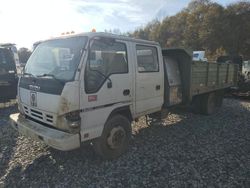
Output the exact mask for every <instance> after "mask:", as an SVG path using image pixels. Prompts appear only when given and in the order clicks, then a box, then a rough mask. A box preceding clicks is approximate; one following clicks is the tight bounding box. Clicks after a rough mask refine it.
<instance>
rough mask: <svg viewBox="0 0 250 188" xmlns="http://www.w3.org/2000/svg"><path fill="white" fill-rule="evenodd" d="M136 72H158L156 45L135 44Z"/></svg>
mask: <svg viewBox="0 0 250 188" xmlns="http://www.w3.org/2000/svg"><path fill="white" fill-rule="evenodd" d="M136 54H137V66H138V72H142V73H143V72H158V71H159V61H158V53H157V49H156V47H153V46H144V45H136Z"/></svg>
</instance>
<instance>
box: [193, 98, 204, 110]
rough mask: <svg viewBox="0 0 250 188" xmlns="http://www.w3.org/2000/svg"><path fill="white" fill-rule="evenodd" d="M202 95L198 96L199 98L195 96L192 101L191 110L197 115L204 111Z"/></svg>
mask: <svg viewBox="0 0 250 188" xmlns="http://www.w3.org/2000/svg"><path fill="white" fill-rule="evenodd" d="M202 98H203V97H202V95H198V96H195V97H194V98H193V100H192V103H191V110H192V112H193V113H195V114H200V113H202V112H201V111H202V109H201V103H202Z"/></svg>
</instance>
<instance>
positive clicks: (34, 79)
mask: <svg viewBox="0 0 250 188" xmlns="http://www.w3.org/2000/svg"><path fill="white" fill-rule="evenodd" d="M224 66H225V67H224ZM235 72H237V67H235V66H234V65H230V64H224V65H223V69H221V67H219V65H218V64H212V63H211V65H210V63H207V64H204V63H200V64H199V63H196V64H193V63H192V62H191V57H190V56H189V55H188V54H187V53H186V52H185V51H184V50H180V49H176V50H174V49H172V50H162V49H161V47H160V45H159V44H158V43H156V42H152V41H146V40H139V39H133V38H129V37H125V36H118V35H112V34H107V33H94V32H92V33H83V34H78V35H70V36H63V37H60V38H54V39H50V40H47V41H43V42H41V43H40V44H39V45H38V46H37V47H36V49H35V50H34V52H33V53H32V55H31V57H30V58H29V60H28V62H27V64H26V66H25V70H24V74H23V75H22V76H21V78H20V80H19V85H18V106H19V111H20V113H18V114H12V115H10V119H11V124H12V126H13V127H14V128H16V129H17V130H18V131H19V132H20V133H23V134H24V135H27V136H29V137H33V138H34V139H37V140H41V141H43V142H45V143H46V144H48V145H50V146H51V147H53V148H56V149H59V150H72V149H75V148H78V147H80V145H81V143H82V142H87V141H91V142H92V143H93V145H94V149H95V151H96V152H97V153H98V154H99V155H101V156H102V157H104V158H106V159H113V158H116V157H118V156H120V155H121V154H122V153H124V152H125V151H126V149H127V147H128V142H129V137H130V135H131V122H132V121H133V120H135V119H137V118H139V117H141V116H144V115H150V116H151V117H156V116H157V115H158V114H161V112H162V111H164V109H167V108H169V107H174V106H177V105H180V104H189V103H190V102H191V101H192V99H194V98H195V101H194V104H195V105H194V106H196V109H198V111H199V112H201V113H206V114H210V113H213V112H214V110H215V109H216V107H219V106H220V105H221V101H222V95H221V93H222V92H221V91H222V90H223V89H224V88H227V87H230V86H232V85H233V84H234V83H235V82H236V79H237V78H236V76H235V75H237V74H236V73H235ZM204 101H205V102H204ZM201 102H203V103H204V104H203V105H201Z"/></svg>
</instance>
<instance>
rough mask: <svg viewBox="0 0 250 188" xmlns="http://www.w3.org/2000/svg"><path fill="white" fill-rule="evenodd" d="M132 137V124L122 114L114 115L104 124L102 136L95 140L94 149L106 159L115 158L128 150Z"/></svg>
mask: <svg viewBox="0 0 250 188" xmlns="http://www.w3.org/2000/svg"><path fill="white" fill-rule="evenodd" d="M130 137H131V124H130V122H129V120H128V119H127V118H126V117H124V116H122V115H119V114H117V115H114V116H113V117H111V118H109V119H108V120H107V122H106V123H105V125H104V129H103V132H102V135H101V137H99V138H97V139H96V140H95V141H94V150H95V152H96V153H97V154H98V155H100V156H101V157H102V158H104V159H109V160H110V159H115V158H117V157H119V156H120V155H122V154H123V153H125V152H126V150H127V148H128V145H129V139H130Z"/></svg>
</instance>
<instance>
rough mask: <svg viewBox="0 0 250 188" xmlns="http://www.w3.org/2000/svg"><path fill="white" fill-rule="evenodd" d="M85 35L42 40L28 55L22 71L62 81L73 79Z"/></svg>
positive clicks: (85, 39)
mask: <svg viewBox="0 0 250 188" xmlns="http://www.w3.org/2000/svg"><path fill="white" fill-rule="evenodd" d="M86 43H87V37H83V36H77V37H70V38H64V39H55V40H49V41H46V42H42V43H41V44H39V45H38V46H37V48H36V49H35V51H34V52H33V53H32V55H31V56H30V58H29V60H28V62H27V64H26V66H25V70H24V73H25V74H26V75H33V76H37V77H43V76H44V77H47V75H50V78H55V79H58V80H62V81H70V80H73V79H74V75H75V72H76V69H77V67H78V65H79V63H80V59H81V55H82V51H83V49H84V48H85V45H86Z"/></svg>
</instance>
